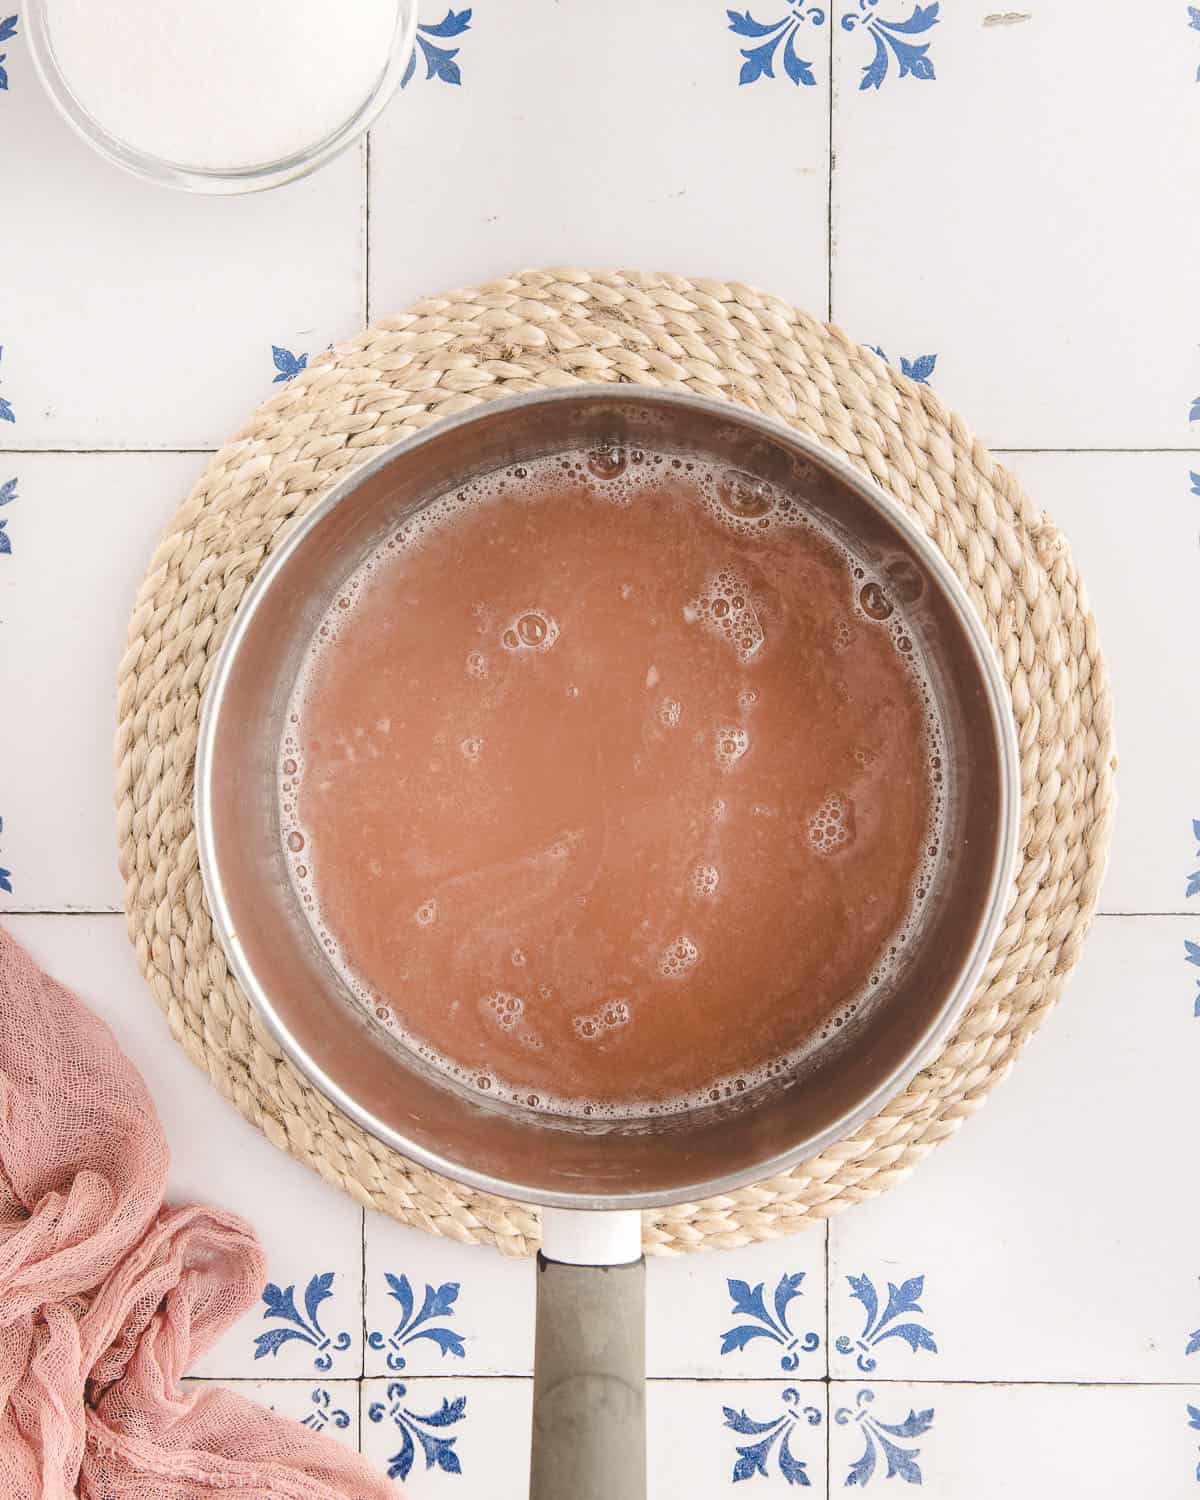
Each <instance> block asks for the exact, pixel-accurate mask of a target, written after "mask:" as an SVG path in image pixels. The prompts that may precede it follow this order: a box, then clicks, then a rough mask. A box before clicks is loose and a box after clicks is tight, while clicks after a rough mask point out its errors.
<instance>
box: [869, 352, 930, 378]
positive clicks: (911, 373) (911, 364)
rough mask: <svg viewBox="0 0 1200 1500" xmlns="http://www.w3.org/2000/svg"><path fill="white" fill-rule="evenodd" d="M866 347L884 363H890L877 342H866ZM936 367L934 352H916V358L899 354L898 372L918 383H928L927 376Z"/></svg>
mask: <svg viewBox="0 0 1200 1500" xmlns="http://www.w3.org/2000/svg"><path fill="white" fill-rule="evenodd" d="M867 348H868V349H869V350H870V351H871V353H872V354H878V356H879V357H880V359H881V360H883V362H884V364H885V365H890V364H891V360H890V359H889V358H888V357H887V355H886V354H885V353H884V352H883V350H882V349H881V348H880V347H879V345H878V344H868V345H867ZM936 367H937V355H936V354H918V355H917V357H916V359H905V357H904V355H903V354H902V355H901V356H900V373H901V375H907V376H908V378H909V379H910V380H915V381H916V382H917V384H918V385H928V384H929V377H930V376H931V375H932V374H933V372H934V370H935V368H936Z"/></svg>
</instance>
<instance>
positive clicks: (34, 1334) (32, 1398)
mask: <svg viewBox="0 0 1200 1500" xmlns="http://www.w3.org/2000/svg"><path fill="white" fill-rule="evenodd" d="M167 1159H168V1158H167V1145H166V1141H165V1139H164V1137H163V1132H162V1127H161V1125H160V1124H159V1121H158V1116H157V1114H156V1113H155V1110H154V1105H153V1103H152V1102H151V1099H150V1095H149V1094H148V1092H147V1090H146V1086H145V1084H144V1083H143V1082H142V1080H141V1078H140V1076H139V1075H138V1073H137V1071H136V1069H135V1068H134V1067H133V1065H132V1064H131V1063H130V1062H129V1060H128V1058H126V1057H125V1055H124V1054H123V1053H122V1052H121V1049H120V1048H119V1047H118V1046H117V1043H116V1039H115V1038H114V1036H113V1034H112V1032H111V1031H109V1029H108V1027H107V1026H106V1025H105V1024H104V1023H103V1021H101V1020H100V1019H99V1018H98V1017H96V1016H94V1015H92V1013H91V1012H90V1011H89V1010H87V1009H86V1008H85V1007H84V1006H83V1005H82V1004H81V1003H80V1002H79V1001H78V1000H77V999H76V998H75V996H74V995H72V994H71V992H70V991H69V990H67V989H65V988H64V987H63V986H62V985H61V984H58V983H57V982H56V981H55V980H53V979H51V978H49V976H48V975H46V974H43V973H42V971H41V970H40V969H39V968H38V967H37V965H36V964H35V963H34V962H33V960H32V959H31V958H30V957H29V955H28V954H27V953H26V952H25V950H24V949H23V948H22V947H21V946H20V945H19V944H18V943H16V942H15V941H14V940H13V939H12V938H11V937H10V936H9V935H8V934H7V933H5V932H3V931H0V1497H2V1500H64V1497H67V1496H70V1495H76V1494H78V1495H79V1496H81V1497H83V1500H211V1497H213V1496H219V1497H220V1500H268V1497H269V1500H396V1495H397V1493H398V1491H397V1490H396V1489H395V1488H394V1487H393V1486H392V1485H391V1484H390V1483H389V1482H388V1481H387V1480H386V1479H384V1477H383V1476H382V1475H381V1474H378V1473H376V1472H375V1471H373V1470H372V1469H371V1468H370V1467H369V1466H368V1465H367V1463H366V1462H365V1461H364V1460H363V1459H361V1458H360V1457H359V1456H358V1455H357V1454H355V1453H351V1452H350V1451H348V1450H347V1449H345V1448H342V1447H339V1446H338V1444H337V1443H335V1442H334V1441H333V1439H332V1438H328V1437H325V1436H322V1435H321V1434H319V1433H315V1432H310V1431H309V1430H308V1429H307V1428H305V1427H302V1426H301V1425H300V1424H299V1423H298V1422H292V1421H289V1420H287V1419H286V1418H284V1417H279V1416H276V1415H275V1414H274V1413H273V1412H269V1411H267V1410H265V1408H263V1407H260V1406H256V1405H254V1404H253V1403H252V1402H250V1401H246V1400H244V1399H243V1398H242V1397H240V1396H237V1395H234V1394H233V1392H231V1391H227V1390H223V1389H222V1388H221V1387H219V1386H210V1387H202V1388H200V1389H194V1390H191V1391H189V1392H187V1393H186V1394H184V1393H181V1392H180V1390H179V1385H178V1382H179V1377H180V1376H181V1375H182V1374H183V1373H184V1372H185V1371H186V1369H187V1367H188V1365H189V1364H190V1363H191V1361H192V1360H194V1359H196V1357H197V1356H198V1355H200V1354H202V1353H203V1352H204V1350H205V1349H207V1348H208V1346H209V1345H210V1344H211V1343H212V1342H213V1340H214V1339H215V1338H216V1337H217V1336H218V1335H219V1334H220V1333H221V1332H222V1331H223V1330H224V1329H225V1328H226V1327H228V1325H229V1324H230V1323H231V1322H233V1320H234V1319H235V1318H237V1317H239V1316H240V1315H241V1314H242V1313H243V1312H245V1311H246V1310H247V1309H248V1308H249V1307H251V1306H252V1305H253V1304H254V1303H255V1302H256V1301H257V1299H258V1295H259V1292H260V1290H261V1287H262V1283H263V1271H264V1265H263V1255H262V1251H261V1249H260V1248H259V1245H258V1242H257V1240H256V1239H255V1237H254V1233H253V1231H252V1230H251V1229H250V1228H249V1227H248V1226H247V1225H246V1224H244V1223H242V1221H241V1220H240V1219H236V1218H234V1216H233V1215H232V1214H226V1213H222V1212H221V1211H220V1210H219V1209H215V1208H199V1207H195V1206H191V1207H186V1208H176V1207H170V1208H168V1207H165V1206H164V1205H163V1190H164V1188H165V1186H166V1179H167Z"/></svg>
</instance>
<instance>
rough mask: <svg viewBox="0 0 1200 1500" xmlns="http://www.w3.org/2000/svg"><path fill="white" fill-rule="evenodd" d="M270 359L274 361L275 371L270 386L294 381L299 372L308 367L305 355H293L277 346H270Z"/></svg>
mask: <svg viewBox="0 0 1200 1500" xmlns="http://www.w3.org/2000/svg"><path fill="white" fill-rule="evenodd" d="M271 358H272V359H273V360H274V361H275V370H276V375H275V379H274V380H273V381H272V382H271V384H272V385H281V384H284V383H285V382H286V381H289V380H295V378H296V376H297V375H299V373H300V371H301V370H304V369H307V367H308V355H307V354H293V353H292V351H291V350H290V349H283V348H281V347H280V346H279V345H278V344H272V345H271Z"/></svg>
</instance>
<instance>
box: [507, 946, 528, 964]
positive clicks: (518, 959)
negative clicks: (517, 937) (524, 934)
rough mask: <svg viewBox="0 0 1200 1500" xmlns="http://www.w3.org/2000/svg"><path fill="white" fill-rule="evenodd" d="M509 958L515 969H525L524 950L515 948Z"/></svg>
mask: <svg viewBox="0 0 1200 1500" xmlns="http://www.w3.org/2000/svg"><path fill="white" fill-rule="evenodd" d="M509 958H510V959H511V960H512V963H513V967H514V968H517V969H523V968H524V967H525V954H524V951H523V950H522V949H520V948H514V949H513V951H512V952H511V953H510V954H509Z"/></svg>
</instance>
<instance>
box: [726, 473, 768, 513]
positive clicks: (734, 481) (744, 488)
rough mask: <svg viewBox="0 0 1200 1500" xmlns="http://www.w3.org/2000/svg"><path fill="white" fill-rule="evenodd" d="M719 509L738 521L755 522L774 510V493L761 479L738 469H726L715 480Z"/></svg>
mask: <svg viewBox="0 0 1200 1500" xmlns="http://www.w3.org/2000/svg"><path fill="white" fill-rule="evenodd" d="M717 499H718V500H719V501H720V502H721V509H722V510H724V511H725V512H727V514H729V515H731V516H735V517H736V518H737V519H738V520H739V521H757V520H758V519H759V518H760V517H761V516H766V515H769V514H770V513H771V511H773V510H774V509H775V491H774V490H773V489H772V488H771V486H770V485H769V484H767V482H766V481H765V480H763V479H756V478H755V477H754V475H753V474H745V473H743V472H742V471H741V470H740V469H726V470H725V472H724V473H723V474H721V475H720V476H719V477H718V479H717Z"/></svg>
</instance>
